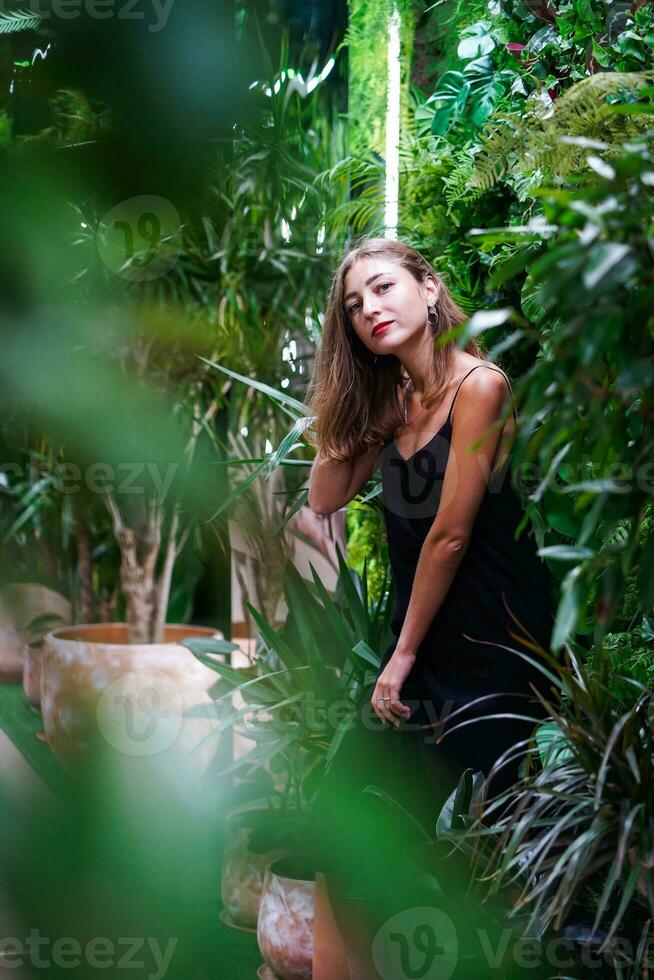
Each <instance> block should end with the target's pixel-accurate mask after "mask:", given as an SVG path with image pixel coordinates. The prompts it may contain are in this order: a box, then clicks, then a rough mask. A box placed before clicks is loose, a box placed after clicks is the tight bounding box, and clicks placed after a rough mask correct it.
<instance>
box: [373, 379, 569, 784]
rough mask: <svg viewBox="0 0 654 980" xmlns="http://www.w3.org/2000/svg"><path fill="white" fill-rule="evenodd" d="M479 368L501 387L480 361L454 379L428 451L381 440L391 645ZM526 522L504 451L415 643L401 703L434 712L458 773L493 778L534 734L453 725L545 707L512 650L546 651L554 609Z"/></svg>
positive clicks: (517, 723) (502, 722) (501, 777)
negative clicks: (458, 419)
mask: <svg viewBox="0 0 654 980" xmlns="http://www.w3.org/2000/svg"><path fill="white" fill-rule="evenodd" d="M479 368H484V369H485V370H494V371H497V372H498V373H500V374H502V377H504V378H505V380H506V377H505V375H504V374H503V372H501V371H499V369H498V368H495V367H492V366H491V365H487V364H478V365H477V366H476V367H473V368H472V369H471V370H470V371H468V373H467V374H466V375H465V376H464V378H463V379H462V380H461V382H460V384H459V386H458V388H457V390H456V392H455V394H454V397H453V399H452V403H451V405H450V409H449V412H448V415H447V419H446V421H445V424H444V425H443V426H442V428H441V429H440V430H439V431H438V432H437V433H436V434H435V435H434V436H433V437H432V438H431V439H430V440H429V442H428V443H427V444H426V445H424V446H422V447H421V448H420V449H418V450H417V451H416V452H415V453H413V455H412V456H410V457H409V458H408V459H405V458H404V457H403V456H402V455H401V454H400V452H399V450H398V448H397V445H396V443H395V440H393V439H389V440H387V443H386V449H385V452H384V456H383V461H382V488H383V501H384V517H385V522H386V530H387V536H388V548H389V557H390V564H391V568H392V571H393V582H394V590H395V592H394V594H395V607H394V614H393V619H392V624H391V629H392V632H393V633H394V635H395V638H396V639H397V638H398V637H399V635H400V632H401V629H402V625H403V622H404V617H405V615H406V611H407V607H408V605H409V599H410V597H411V589H412V586H413V578H414V575H415V571H416V566H417V564H418V559H419V557H420V551H421V548H422V545H423V543H424V541H425V538H426V536H427V534H428V532H429V530H430V528H431V526H432V524H433V522H434V519H435V517H436V514H437V513H438V510H439V507H440V505H441V491H442V487H443V480H444V477H445V469H446V467H447V466H448V465H450V466H456V460H455V459H454V458H453V457H451V445H450V443H451V437H452V429H453V421H452V413H453V409H454V405H455V403H456V398H457V396H458V393H459V391H460V389H461V385H462V384H463V383H464V382H465V380H466V378H467V377H469V375H470V374H472V372H473V371H477V370H478V369H479ZM507 384H508V381H507ZM509 389H510V385H509ZM514 415H515V407H514ZM516 420H517V419H516ZM523 518H524V512H523V508H522V504H521V501H520V498H519V496H518V495H517V493H516V491H515V489H514V486H513V482H512V472H511V458H510V455H509V456H508V457H507V459H506V460H505V461H504V463H503V465H502V467H501V468H500V469H499V470H498V471H496V473H495V474H494V475H493V476H492V477H491V479H490V481H489V483H488V486H487V489H486V492H485V494H484V497H483V499H482V502H481V506H480V508H479V511H478V514H477V517H476V519H475V523H474V527H473V530H472V535H471V538H470V542H469V545H468V548H467V551H466V553H465V555H464V557H463V559H462V561H461V564H460V566H459V568H458V569H457V572H456V575H455V577H454V579H453V581H452V584H451V585H450V588H449V590H448V592H447V595H446V597H445V599H444V601H443V603H442V604H441V606H440V608H439V610H438V612H437V614H436V616H435V617H434V619H433V620H432V623H431V624H430V626H429V628H428V630H427V633H426V635H425V637H424V639H423V641H422V643H421V644H420V647H419V649H418V652H417V657H416V663H415V665H414V668H413V670H412V672H411V674H410V675H409V677H408V678H407V682H405V687H404V689H403V691H402V692H401V700H403V701H404V702H405V703H406V700H405V699H406V698H408V699H417V704H416V712H415V717H419V718H420V719H421V720H425V721H428V719H425V714H426V713H429V712H426V707H427V706H428V707H429V708H430V709H431V713H432V715H433V714H434V713H436V714H438V715H439V718H440V720H441V721H442V725H440V726H439V727H438V728H434V729H432V730H433V731H435V732H436V731H437V732H438V734H439V735H443V736H444V737H443V739H442V741H441V742H440V744H439V746H438V747H437V749H436V751H437V752H438V751H439V750H441V751H442V753H443V754H444V756H445V757H446V761H447V764H448V766H449V768H450V769H451V770H454V771H455V772H456V771H457V770H463V769H465V768H468V767H470V768H472V769H474V770H475V771H483V772H484V773H486V775H488V773H489V771H490V769H491V767H492V765H493V763H494V762H495V761H496V760H497V759H498V758H499V757H500V755H502V753H503V752H505V751H506V750H507V749H508V748H510V747H511V746H512V745H515V744H516V743H518V742H519V741H520V740H521V739H525V738H529V736H530V734H531V731H532V729H533V727H534V722H533V721H528V720H515V719H493V720H492V721H487V722H481V721H480V722H474V723H472V724H469V725H467V726H464V727H461V728H460V729H459V731H458V732H453V733H452V735H451V736H448V735H447V734H446V733H447V731H448V730H451V729H452V728H453V727H454V725H456V724H460V723H461V722H462V721H464V720H466V719H472V718H474V717H478V716H481V715H484V714H490V713H494V714H499V713H503V712H513V713H517V714H523V715H529V716H531V717H532V718H536V719H538V718H540V717H543V715H544V713H545V712H544V709H543V708H542V707H541V706H540V705H539V704H538V702H537V700H536V699H534V698H533V692H532V688H531V685H532V684H533V685H534V686H535V687H536V688H537V689H538V690H540V691H541V692H543V693H544V694H547V695H548V696H549V697H550V698H551V692H550V686H551V685H550V682H549V681H548V680H547V679H546V678H545V676H544V675H543V674H542V673H541V672H540V671H539V670H538V669H537V668H536V667H534V666H532V665H531V664H529V663H528V662H527V661H525V660H524V658H521V657H519V656H517V655H516V654H515V653H514V652H513V650H519V651H521V652H522V653H523V654H526V655H527V656H529V657H532V658H535V659H538V655H537V654H534V653H533V651H532V650H530V649H528V648H527V647H525V646H524V645H522V644H521V643H520V642H519V638H520V637H522V636H526V637H527V638H528V639H530V640H531V641H532V642H533V641H535V642H536V643H537V644H538V645H539V646H541V647H543V648H544V649H545V650H547V651H549V647H550V640H551V633H552V626H553V613H554V605H553V601H552V589H551V581H550V575H549V571H548V569H547V566H546V565H545V563H544V562H543V561H542V559H541V558H540V557H539V556H538V554H537V544H536V542H535V540H534V538H533V536H532V534H531V533H529V529H528V528H523V530H522V533H521V534H520V536H519V537H518V538H517V540H516V532H517V530H518V528H519V526H520V525H521V524H522V523H523ZM506 647H510V648H512V649H509V650H507V649H506ZM394 650H395V642H393V643H392V644H391V646H390V647H389V649H388V650H387V651H386V653H385V656H384V657H383V660H382V665H381V668H380V670H379V672H378V675H377V676H379V674H380V673H381V671H382V670H383V668H384V666H385V665H386V663H387V662H388V660H389V659H390V657H391V656H392V654H393V652H394ZM525 696H527V697H531V700H527V699H526V698H525ZM481 697H485V698H486V700H485V701H484V702H482V703H481V704H480V705H479V707H478V708H474V709H473V708H471V709H470V710H464V711H462V712H459V713H458V714H457V715H456V716H455V717H453V718H452V719H451V721H450V722H448V721H447V717H448V713H453V712H454V711H457V710H458V709H462V708H464V706H467V705H470V704H471V702H473V701H475V700H476V699H478V698H481ZM409 706H410V707H412V705H409ZM412 717H414V716H412ZM519 761H520V760H519V759H516V760H515V761H514V762H513V763H512V764H510V765H507V766H506V767H503V769H502V770H500V773H498V775H497V776H496V777H495V779H494V782H493V788H494V790H499V789H500V788H504V787H505V786H508V785H510V784H511V782H512V781H514V779H515V778H516V777H517V775H518V766H519Z"/></svg>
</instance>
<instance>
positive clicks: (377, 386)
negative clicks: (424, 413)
mask: <svg viewBox="0 0 654 980" xmlns="http://www.w3.org/2000/svg"><path fill="white" fill-rule="evenodd" d="M377 256H379V257H383V258H389V259H392V260H393V261H395V262H397V264H398V265H401V266H403V267H404V268H405V269H407V270H408V271H409V272H410V273H411V275H412V276H413V277H414V279H415V280H416V281H417V282H419V283H422V282H424V281H425V279H426V277H427V276H433V277H434V280H435V282H436V284H437V285H438V287H439V294H438V300H437V302H436V310H437V313H438V319H437V326H436V329H435V331H434V339H436V338H438V337H440V336H441V334H443V333H445V332H447V331H448V330H450V329H451V328H452V327H455V326H457V325H458V324H460V323H463V322H464V321H465V320H467V317H466V315H465V313H464V312H463V310H462V309H461V308H460V307H459V306H458V305H457V304H456V303H455V301H454V300H453V299H452V297H451V295H450V293H449V292H448V290H447V287H446V286H445V284H444V282H443V280H442V279H441V277H440V276H439V275H438V273H436V272H435V270H434V269H433V268H432V266H431V265H430V263H429V262H427V260H426V259H425V258H423V256H422V255H421V254H420V253H419V252H417V251H416V250H415V249H414V248H411V246H410V245H406V244H405V243H404V242H398V241H394V240H392V239H389V238H363V239H360V240H359V241H358V242H357V243H356V244H355V245H354V246H353V247H352V248H351V249H350V250H349V251H348V252H347V253H346V255H345V257H344V258H343V260H342V262H341V264H340V265H339V267H338V269H337V270H336V273H335V275H334V278H333V280H332V285H331V289H330V291H329V298H328V300H327V308H326V310H325V319H324V323H323V329H322V341H321V344H320V346H319V348H318V351H317V353H316V357H315V361H314V366H313V374H312V377H311V381H310V384H309V389H308V397H307V403H308V406H309V408H310V410H311V413H312V415H314V416H315V417H316V423H315V439H310V441H311V442H312V443H313V444H314V445H316V446H317V447H318V449H319V450H320V452H321V453H322V454H323V455H324V456H326V457H328V458H331V459H335V460H345V459H349V458H350V457H351V456H356V455H358V454H359V453H362V452H364V451H365V450H366V449H368V448H369V447H370V446H373V445H375V444H377V443H381V442H383V441H384V439H385V438H386V437H387V436H388V435H389V434H391V433H392V432H393V431H394V430H395V429H397V428H399V427H400V426H401V425H403V424H404V417H403V407H402V404H401V402H400V397H399V392H400V388H401V387H402V386H404V385H406V383H407V381H408V378H407V376H406V374H405V373H404V371H403V369H402V364H401V362H400V360H399V358H398V357H396V355H395V354H384V355H382V354H380V355H378V356H377V359H376V360H375V355H374V354H373V353H372V351H370V350H368V348H367V347H366V346H365V344H364V343H363V342H362V341H361V340H360V338H359V337H358V336H357V334H356V333H355V331H354V329H353V328H352V324H351V322H350V317H349V315H348V313H347V311H346V309H345V304H344V302H343V295H344V289H345V286H344V283H345V276H346V275H347V273H348V272H349V271H350V269H351V268H352V266H353V265H354V263H355V262H356V261H357V260H358V259H363V258H371V257H377ZM465 351H466V353H468V354H472V355H473V356H474V357H478V358H480V359H483V353H482V351H481V348H480V347H479V345H478V344H477V342H476V341H474V340H471V341H470V342H469V343H468V344H467V345H466V347H465ZM453 357H454V340H448V341H446V342H445V343H444V344H442V345H440V346H437V345H434V357H433V360H432V364H431V378H430V383H429V385H428V388H427V391H426V392H425V396H424V398H423V405H424V406H425V407H426V408H430V407H431V406H432V405H433V404H434V403H435V402H436V401H437V400H438V399H439V398H440V397H441V396H442V394H443V392H444V391H445V389H446V387H447V384H448V382H449V381H450V374H451V368H452V361H453Z"/></svg>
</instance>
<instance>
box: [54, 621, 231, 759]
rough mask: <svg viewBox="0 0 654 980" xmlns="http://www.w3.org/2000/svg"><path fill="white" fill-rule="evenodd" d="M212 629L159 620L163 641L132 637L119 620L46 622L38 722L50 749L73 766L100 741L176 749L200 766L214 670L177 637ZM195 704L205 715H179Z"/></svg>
mask: <svg viewBox="0 0 654 980" xmlns="http://www.w3.org/2000/svg"><path fill="white" fill-rule="evenodd" d="M215 635H216V632H215V630H212V629H207V628H204V627H198V626H167V627H166V631H165V642H164V643H138V644H132V643H129V642H128V639H127V626H126V625H125V624H122V623H104V624H98V625H91V626H71V627H62V628H61V629H57V630H53V631H52V632H51V633H49V634H48V635H47V636H46V638H45V642H44V652H43V666H42V676H41V712H42V715H43V728H44V731H45V736H46V739H47V741H48V743H49V745H50V747H51V748H52V750H53V752H54V753H55V754H56V755H57V757H58V758H59V759H60V760H61V761H62V762H63V763H64V764H67V765H68V766H73V767H74V765H75V763H76V762H78V761H80V759H81V758H83V757H84V755H85V754H86V753H87V752H88V750H89V749H90V748H91V747H93V746H97V745H100V744H102V745H104V746H105V747H106V746H110V747H111V748H113V749H115V750H117V751H118V752H121V753H123V754H125V755H129V756H158V755H160V754H162V753H170V754H172V753H173V752H174V753H182V754H183V755H184V756H185V757H186V756H188V760H189V762H190V763H191V764H192V768H193V770H196V769H197V770H198V771H202V770H203V769H204V768H205V767H206V765H207V764H208V763H209V761H210V760H211V758H212V755H213V753H214V752H215V751H216V740H215V739H208V740H207V742H206V744H205V745H204V746H202V747H201V748H199V749H198V750H197V751H195V750H196V747H197V746H198V744H199V743H200V742H201V740H202V739H203V738H204V736H205V735H208V734H209V733H210V732H211V730H212V729H213V728H215V718H214V717H213V713H212V705H213V702H212V701H211V698H210V697H209V695H208V693H207V692H208V689H209V687H210V686H211V685H212V684H213V683H214V682H215V680H216V674H215V673H214V672H213V671H212V670H210V669H209V668H208V667H205V666H204V665H203V664H201V663H200V662H199V661H198V660H197V659H196V658H195V657H194V656H193V654H192V653H191V652H190V650H187V649H186V648H185V647H182V646H180V645H179V644H180V641H181V640H183V639H184V638H185V637H211V636H215ZM221 659H222V658H221ZM198 704H204V705H206V706H207V709H208V711H207V713H208V717H185V716H184V715H185V712H187V711H188V709H190V708H192V707H194V706H196V705H198Z"/></svg>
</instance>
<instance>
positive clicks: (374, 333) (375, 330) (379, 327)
mask: <svg viewBox="0 0 654 980" xmlns="http://www.w3.org/2000/svg"><path fill="white" fill-rule="evenodd" d="M393 322H394V321H393V320H384V322H383V323H378V324H377V325H376V326H374V327H373V328H372V336H373V337H376V336H377V334H378V333H381V332H382V330H385V329H386V327H388V326H389V324H391V323H393Z"/></svg>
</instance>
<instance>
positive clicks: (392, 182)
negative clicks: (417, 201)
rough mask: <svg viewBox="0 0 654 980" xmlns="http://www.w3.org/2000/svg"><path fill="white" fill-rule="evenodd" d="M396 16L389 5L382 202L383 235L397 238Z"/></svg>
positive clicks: (398, 63) (394, 7)
mask: <svg viewBox="0 0 654 980" xmlns="http://www.w3.org/2000/svg"><path fill="white" fill-rule="evenodd" d="M400 23H401V21H400V13H399V11H398V9H397V4H395V3H394V4H393V13H392V15H391V19H390V21H389V25H388V93H387V102H386V198H385V206H386V207H385V213H384V227H385V231H384V235H385V237H386V238H395V237H396V235H397V215H398V198H399V190H400V149H399V143H400Z"/></svg>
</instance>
